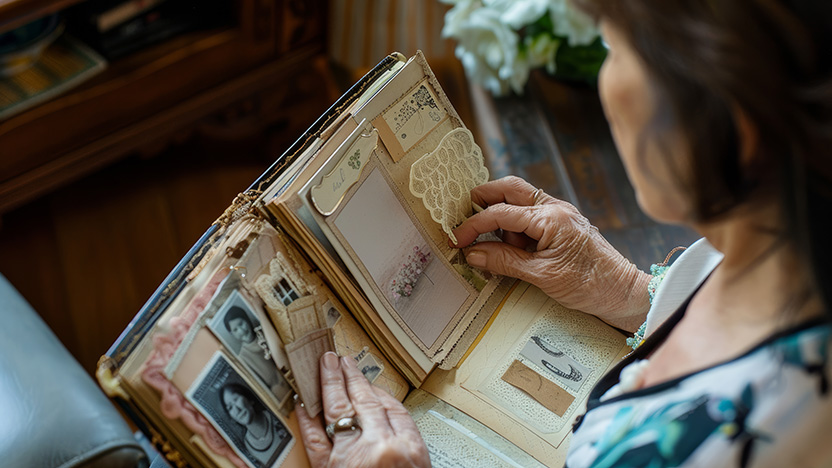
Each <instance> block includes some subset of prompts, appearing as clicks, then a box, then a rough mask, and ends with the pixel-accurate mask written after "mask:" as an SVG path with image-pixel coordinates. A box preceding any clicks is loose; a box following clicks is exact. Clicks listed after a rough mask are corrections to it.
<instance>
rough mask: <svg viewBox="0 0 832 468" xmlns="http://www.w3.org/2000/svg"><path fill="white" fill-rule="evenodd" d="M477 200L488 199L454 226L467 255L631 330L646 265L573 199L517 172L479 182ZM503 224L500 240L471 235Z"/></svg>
mask: <svg viewBox="0 0 832 468" xmlns="http://www.w3.org/2000/svg"><path fill="white" fill-rule="evenodd" d="M471 198H472V200H473V202H474V203H476V204H478V205H480V206H482V207H486V209H485V210H484V211H482V212H480V213H477V214H475V215H474V216H471V217H470V218H469V219H468V220H466V221H465V222H464V223H462V224H461V225H460V226H459V227H458V228H456V229H455V230H454V235H455V236H456V238H457V240H458V243H457V245H456V247H459V248H466V247H467V248H466V249H465V254H466V258H467V260H468V263H469V264H471V265H472V266H475V267H479V268H484V269H486V270H488V271H491V272H493V273H497V274H501V275H507V276H511V277H515V278H519V279H521V280H524V281H527V282H529V283H531V284H533V285H535V286H537V287H539V288H540V289H541V290H543V291H544V292H545V293H546V294H548V295H549V296H550V297H552V298H553V299H555V300H557V301H558V302H560V303H561V304H563V305H564V306H566V307H569V308H573V309H578V310H581V311H584V312H587V313H590V314H593V315H596V316H598V317H599V318H601V319H602V320H604V321H606V322H608V323H610V324H612V325H614V326H617V327H619V328H623V329H627V330H634V329H636V328H637V327H638V325H640V324H641V323H642V322H643V321H644V317H645V316H646V314H647V310H648V308H649V302H648V298H647V283H648V282H649V281H650V275H648V274H646V273H643V272H641V271H639V270H638V268H636V266H635V265H633V264H632V263H631V262H630V261H628V260H627V259H626V258H624V256H622V255H621V254H620V253H619V252H618V251H617V250H615V248H613V247H612V246H611V245H610V244H609V242H607V241H606V239H604V237H603V236H602V235H601V234H600V233H599V232H598V229H597V228H596V227H595V226H592V225H591V224H590V223H589V221H588V220H587V219H586V218H585V217H583V216H582V215H581V214H580V213H579V212H578V210H577V209H576V208H575V207H574V206H572V205H571V204H569V203H567V202H564V201H562V200H558V199H556V198H554V197H551V196H549V195H547V194H545V193H543V192H537V191H536V189H535V187H533V186H532V185H531V184H529V183H528V182H526V181H524V180H523V179H520V178H518V177H514V176H509V177H505V178H503V179H499V180H495V181H492V182H488V183H486V184H483V185H480V186H479V187H476V188H474V189H473V190H472V191H471ZM497 230H502V238H503V242H481V243H477V244H474V245H473V246H471V247H468V246H469V245H471V243H472V242H474V240H475V239H476V238H477V236H479V235H480V234H484V233H487V232H492V231H497Z"/></svg>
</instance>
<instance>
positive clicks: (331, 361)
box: [324, 351, 338, 371]
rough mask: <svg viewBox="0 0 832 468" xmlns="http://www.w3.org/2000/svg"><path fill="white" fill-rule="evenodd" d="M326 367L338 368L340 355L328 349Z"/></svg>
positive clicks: (328, 368) (330, 368)
mask: <svg viewBox="0 0 832 468" xmlns="http://www.w3.org/2000/svg"><path fill="white" fill-rule="evenodd" d="M324 367H325V368H326V369H327V370H331V371H334V370H338V355H337V354H335V353H333V352H332V351H327V352H326V353H325V354H324Z"/></svg>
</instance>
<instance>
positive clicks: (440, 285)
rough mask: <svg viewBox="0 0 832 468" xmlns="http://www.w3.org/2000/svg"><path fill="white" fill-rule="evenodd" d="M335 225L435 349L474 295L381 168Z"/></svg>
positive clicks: (421, 337) (389, 297)
mask: <svg viewBox="0 0 832 468" xmlns="http://www.w3.org/2000/svg"><path fill="white" fill-rule="evenodd" d="M335 226H336V227H337V229H338V230H339V231H340V232H341V235H343V236H344V238H345V239H346V240H347V242H348V243H349V245H350V247H352V249H353V251H354V252H355V253H356V255H357V256H358V258H359V259H360V260H361V263H362V264H363V265H364V268H366V270H367V271H368V272H369V274H370V276H371V277H372V280H373V281H374V282H375V283H376V286H377V287H378V289H379V290H380V291H381V293H382V294H383V296H384V298H385V299H387V301H388V303H389V304H390V305H391V307H392V308H393V309H394V311H395V312H396V313H397V314H398V315H399V316H400V317H401V318H402V320H403V321H404V323H405V324H407V326H408V327H409V328H410V330H411V331H412V332H413V334H414V335H416V337H417V338H418V339H419V340H420V341H421V342H422V343H424V344H425V346H427V347H431V346H432V345H433V343H434V342H435V341H436V339H437V338H439V335H440V334H441V333H442V330H443V329H444V328H445V327H446V326H447V325H448V323H449V322H450V320H451V319H452V318H453V317H454V315H455V314H456V313H457V311H458V310H459V309H460V308H461V307H462V305H463V304H464V303H465V301H466V300H467V299H468V296H469V294H470V293H469V291H468V289H467V288H466V287H465V284H464V283H463V282H462V280H461V279H460V278H459V275H456V274H455V272H454V271H453V270H452V269H451V268H450V267H449V266H448V265H446V264H445V263H443V262H442V259H440V258H434V257H435V256H434V255H433V254H432V252H431V251H430V249H429V247H428V243H427V241H426V240H425V238H424V237H423V236H422V234H421V233H420V232H419V230H418V229H417V228H416V226H415V225H414V224H413V221H412V220H411V219H410V217H409V216H408V215H407V212H406V211H405V210H404V208H403V207H402V206H401V205H400V204H399V201H398V199H397V198H396V196H395V194H394V193H393V191H392V189H391V188H390V186H389V185H388V184H387V181H386V180H385V179H384V176H383V175H382V174H381V171H380V170H378V169H375V170H373V171H372V172H371V173H370V174H369V176H368V177H367V178H366V179H365V180H364V182H362V184H361V186H360V187H359V188H358V190H357V191H356V192H355V193H354V194H353V195H352V197H351V198H350V200H349V201H348V202H347V203H346V205H345V206H344V208H343V210H342V211H341V212H340V213H339V214H338V215H337V218H336V219H335Z"/></svg>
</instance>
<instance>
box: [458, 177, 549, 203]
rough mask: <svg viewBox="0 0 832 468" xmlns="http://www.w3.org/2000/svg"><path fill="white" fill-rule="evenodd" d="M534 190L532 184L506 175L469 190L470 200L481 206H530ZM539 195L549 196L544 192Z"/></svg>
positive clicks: (533, 199) (533, 197) (533, 200)
mask: <svg viewBox="0 0 832 468" xmlns="http://www.w3.org/2000/svg"><path fill="white" fill-rule="evenodd" d="M536 192H537V188H535V186H534V185H532V184H530V183H528V182H526V181H525V180H523V179H521V178H519V177H516V176H508V177H503V178H502V179H497V180H492V181H491V182H486V183H484V184H482V185H480V186H478V187H474V188H473V189H472V190H471V201H473V202H474V203H476V204H478V205H480V206H482V207H488V206H491V205H496V204H498V203H508V204H509V205H518V206H531V205H534V204H535V201H536V200H535V194H536ZM540 197H543V198H551V197H549V196H548V195H546V194H541V195H540Z"/></svg>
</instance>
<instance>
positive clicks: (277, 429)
mask: <svg viewBox="0 0 832 468" xmlns="http://www.w3.org/2000/svg"><path fill="white" fill-rule="evenodd" d="M219 394H220V398H221V399H222V407H223V409H224V410H225V412H226V414H227V415H228V417H230V418H231V419H232V420H233V421H234V422H236V423H237V424H239V425H241V426H243V427H244V428H245V436H244V438H243V440H244V442H245V448H246V450H247V452H248V454H249V455H251V458H252V459H253V460H256V461H258V462H259V463H260V465H259V466H271V464H272V463H274V461H275V460H276V459H277V456H278V455H279V454H280V451H281V450H282V448H283V446H285V445H286V442H287V440H288V438H289V437H288V435H289V433H288V432H287V431H286V428H285V427H284V426H283V424H282V423H281V422H280V420H278V419H277V418H276V417H274V415H272V414H271V413H269V411H267V410H266V408H264V407H263V405H262V404H261V403H260V401H258V400H257V398H256V397H255V396H254V394H252V393H251V391H250V390H249V389H248V388H246V387H244V386H242V385H238V384H235V383H229V384H226V385H224V386H223V387H222V388H220V392H219Z"/></svg>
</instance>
